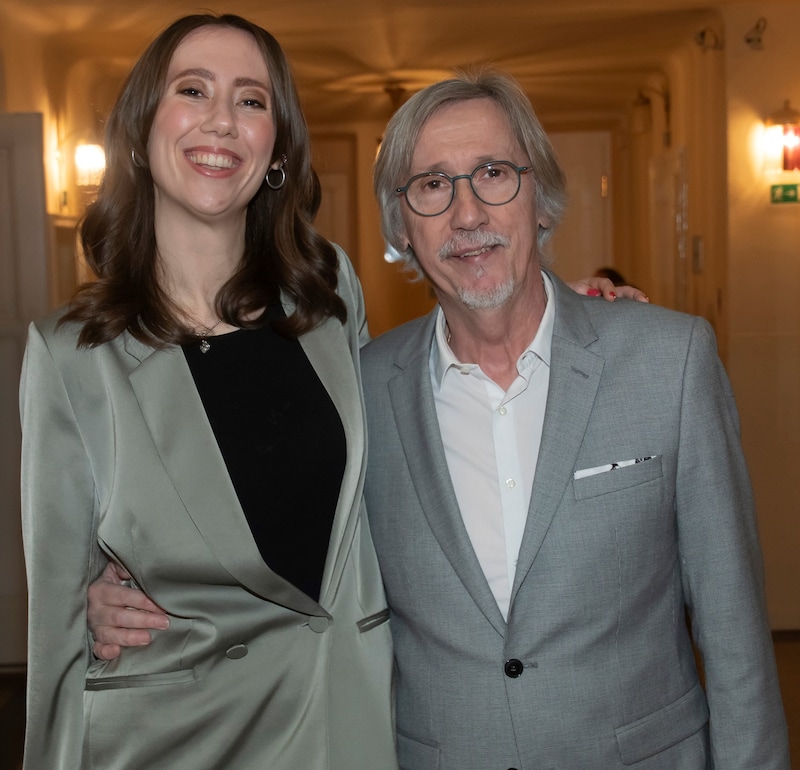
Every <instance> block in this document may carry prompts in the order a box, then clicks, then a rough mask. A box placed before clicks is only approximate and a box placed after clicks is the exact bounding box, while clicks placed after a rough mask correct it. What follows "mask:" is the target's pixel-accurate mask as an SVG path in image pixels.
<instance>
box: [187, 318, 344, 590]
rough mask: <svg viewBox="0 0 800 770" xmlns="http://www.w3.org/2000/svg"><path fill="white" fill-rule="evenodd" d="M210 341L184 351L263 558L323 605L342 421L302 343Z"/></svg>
mask: <svg viewBox="0 0 800 770" xmlns="http://www.w3.org/2000/svg"><path fill="white" fill-rule="evenodd" d="M268 312H269V316H270V318H274V317H277V316H279V315H282V314H283V308H282V307H281V306H280V305H275V306H272V307H270V309H269V311H268ZM208 341H209V343H210V344H211V348H210V349H209V350H208V352H207V353H203V352H202V351H201V349H200V345H199V343H196V344H191V345H184V346H183V352H184V354H185V356H186V360H187V362H188V364H189V368H190V369H191V372H192V376H193V377H194V381H195V384H196V386H197V390H198V392H199V394H200V398H201V399H202V401H203V406H204V407H205V410H206V414H207V415H208V419H209V422H210V423H211V427H212V429H213V431H214V435H215V436H216V439H217V443H218V444H219V448H220V451H221V452H222V457H223V458H224V460H225V464H226V466H227V468H228V473H229V474H230V477H231V481H232V482H233V486H234V488H235V489H236V494H237V495H238V496H239V501H240V503H241V505H242V508H243V509H244V512H245V515H246V517H247V522H248V524H249V525H250V529H251V531H252V533H253V537H254V538H255V541H256V544H257V545H258V549H259V551H260V552H261V556H262V557H263V559H264V561H265V562H266V563H267V565H268V566H269V567H270V568H271V569H272V570H273V571H274V572H277V573H278V574H279V575H280V576H281V577H283V578H285V579H286V580H288V581H289V582H291V583H293V584H294V585H295V586H297V587H298V588H300V589H301V590H302V591H304V592H305V593H306V594H308V595H309V596H311V597H312V598H314V599H317V600H318V599H319V592H320V587H321V584H322V573H323V570H324V568H325V558H326V556H327V551H328V542H329V540H330V534H331V526H332V524H333V515H334V512H335V509H336V502H337V500H338V498H339V489H340V487H341V483H342V476H343V474H344V466H345V459H346V442H345V436H344V429H343V428H342V423H341V420H340V418H339V414H338V412H337V411H336V408H335V407H334V405H333V402H332V401H331V399H330V396H329V395H328V393H327V391H326V390H325V388H324V387H323V385H322V383H321V382H320V380H319V377H318V376H317V373H316V372H315V371H314V368H313V367H312V366H311V363H310V362H309V360H308V358H307V357H306V355H305V352H304V351H303V348H302V347H301V345H300V343H299V341H298V340H296V339H287V338H286V337H283V336H281V335H280V334H277V333H276V332H274V331H273V330H272V329H271V328H270V326H269V325H267V326H265V327H264V328H262V329H257V330H240V331H235V332H231V333H230V334H223V335H220V336H218V337H210V338H209V340H208ZM224 515H226V513H225V512H224V511H220V516H224Z"/></svg>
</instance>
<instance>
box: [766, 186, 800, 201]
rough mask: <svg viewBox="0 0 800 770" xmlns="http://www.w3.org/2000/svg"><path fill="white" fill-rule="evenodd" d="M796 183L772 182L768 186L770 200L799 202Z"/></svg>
mask: <svg viewBox="0 0 800 770" xmlns="http://www.w3.org/2000/svg"><path fill="white" fill-rule="evenodd" d="M798 187H800V185H796V184H774V185H772V187H770V200H771V201H772V203H800V198H798V192H797V188H798Z"/></svg>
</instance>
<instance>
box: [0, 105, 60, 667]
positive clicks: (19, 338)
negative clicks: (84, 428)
mask: <svg viewBox="0 0 800 770" xmlns="http://www.w3.org/2000/svg"><path fill="white" fill-rule="evenodd" d="M48 227H49V225H48V220H47V214H46V206H45V187H44V162H43V152H42V116H41V115H38V114H0V618H2V632H0V665H6V666H7V665H14V664H21V663H24V662H25V660H26V653H25V639H26V625H27V613H26V590H25V569H24V562H23V557H22V534H21V527H20V506H19V450H20V433H19V408H18V399H17V392H18V385H19V372H20V365H21V364H22V354H23V351H24V347H25V335H26V332H27V326H28V323H29V322H30V321H31V320H32V319H34V318H37V317H39V316H42V315H44V314H45V313H46V312H47V311H48V307H49V305H48V296H49V294H48V279H47V265H48V261H47V260H48V251H47V249H48V242H49V235H48Z"/></svg>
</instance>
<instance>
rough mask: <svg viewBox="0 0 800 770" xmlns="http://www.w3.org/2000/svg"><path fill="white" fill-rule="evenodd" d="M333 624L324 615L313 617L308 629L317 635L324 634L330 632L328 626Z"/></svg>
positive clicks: (309, 620) (310, 619)
mask: <svg viewBox="0 0 800 770" xmlns="http://www.w3.org/2000/svg"><path fill="white" fill-rule="evenodd" d="M330 624H331V621H330V619H329V618H326V617H324V616H323V615H312V616H311V617H310V618H309V619H308V627H309V628H310V629H311V630H312V631H314V632H315V633H317V634H322V633H324V632H325V631H327V630H328V626H329V625H330Z"/></svg>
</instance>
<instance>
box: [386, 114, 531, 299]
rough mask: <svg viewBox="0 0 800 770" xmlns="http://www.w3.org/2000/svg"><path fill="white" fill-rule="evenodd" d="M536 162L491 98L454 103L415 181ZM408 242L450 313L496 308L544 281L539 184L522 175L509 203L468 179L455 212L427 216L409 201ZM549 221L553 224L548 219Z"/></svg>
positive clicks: (425, 133)
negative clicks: (484, 193) (479, 190)
mask: <svg viewBox="0 0 800 770" xmlns="http://www.w3.org/2000/svg"><path fill="white" fill-rule="evenodd" d="M501 160H503V161H510V162H511V163H513V164H514V165H516V166H527V165H529V161H530V158H528V157H526V155H525V153H524V151H523V150H522V148H521V147H520V146H519V144H518V143H517V141H516V139H515V138H514V136H513V134H512V132H511V128H510V127H509V125H508V121H507V120H506V118H505V116H504V115H503V113H502V112H501V111H500V109H499V108H498V107H497V106H496V104H495V102H494V101H493V100H491V99H472V100H468V101H463V102H455V103H453V104H448V105H445V106H444V107H442V108H441V109H439V110H438V111H437V112H435V113H434V114H433V115H432V116H431V117H430V118H429V119H428V120H427V121H426V123H425V125H424V126H423V128H422V131H421V133H420V136H419V140H418V142H417V145H416V148H415V150H414V155H413V157H412V162H411V173H410V175H409V176H413V175H415V174H421V173H424V172H427V171H440V172H443V173H445V174H447V175H448V176H451V177H452V176H456V175H458V174H470V173H471V172H472V171H473V169H475V168H476V167H477V166H479V165H480V164H482V163H487V162H488V161H501ZM401 206H402V216H403V224H404V233H403V235H404V238H405V240H407V241H408V243H410V244H411V246H412V248H413V249H414V253H415V254H416V256H417V259H418V261H419V263H420V265H421V267H422V269H423V270H424V272H425V274H426V276H427V277H428V280H430V282H431V284H432V285H433V288H434V290H435V292H436V295H437V298H438V299H439V302H440V303H441V304H442V306H443V307H444V309H445V312H447V310H448V309H458V310H460V311H463V310H464V308H465V307H467V308H470V309H472V310H475V309H484V308H485V309H491V308H498V307H502V306H503V305H505V304H506V303H507V302H508V301H509V299H510V298H511V297H513V296H516V295H519V294H520V292H525V291H526V289H528V288H529V287H531V286H534V285H536V284H537V283H538V284H540V283H541V280H540V278H539V261H538V258H537V247H536V233H537V229H538V228H537V225H538V223H539V217H538V215H537V212H536V203H535V187H534V180H533V178H532V176H531V173H530V172H528V173H525V174H523V175H522V179H521V184H520V190H519V193H518V195H517V196H516V197H515V198H514V199H513V200H512V201H510V202H509V203H506V204H504V205H502V206H491V205H488V204H486V203H483V202H482V201H481V200H479V199H478V198H477V197H476V196H475V194H474V193H473V192H472V189H471V188H470V184H469V180H467V179H459V180H457V181H456V182H455V197H454V199H453V203H452V204H451V206H450V208H448V209H447V211H445V212H444V213H443V214H439V215H438V216H434V217H423V216H420V215H418V214H416V213H415V212H414V211H412V210H411V209H410V208H409V206H408V203H407V202H406V201H405V199H404V200H403V201H402V204H401ZM542 224H546V223H545V222H542Z"/></svg>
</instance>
